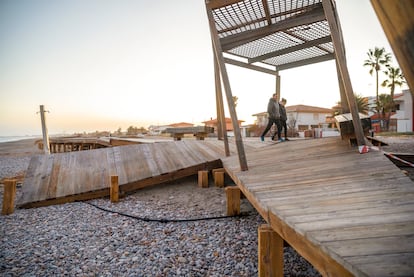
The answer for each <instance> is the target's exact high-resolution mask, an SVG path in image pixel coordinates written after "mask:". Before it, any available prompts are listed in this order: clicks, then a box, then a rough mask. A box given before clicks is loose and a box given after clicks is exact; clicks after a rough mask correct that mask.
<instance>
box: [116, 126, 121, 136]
mask: <svg viewBox="0 0 414 277" xmlns="http://www.w3.org/2000/svg"><path fill="white" fill-rule="evenodd" d="M116 134H117V135H118V136H120V135H122V128H121V127H119V128H118V130H116Z"/></svg>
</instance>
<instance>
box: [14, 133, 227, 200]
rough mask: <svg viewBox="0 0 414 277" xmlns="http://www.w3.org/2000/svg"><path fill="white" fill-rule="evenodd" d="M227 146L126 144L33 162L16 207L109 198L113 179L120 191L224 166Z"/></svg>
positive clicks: (54, 155)
mask: <svg viewBox="0 0 414 277" xmlns="http://www.w3.org/2000/svg"><path fill="white" fill-rule="evenodd" d="M224 155H225V154H224V146H223V142H218V141H217V140H216V141H215V142H214V143H204V142H197V141H194V140H183V141H179V142H174V141H169V142H159V143H149V144H135V145H125V146H118V147H111V148H102V149H95V150H89V151H76V152H68V153H56V154H52V155H38V156H35V157H33V158H32V160H31V161H30V165H29V167H28V170H27V172H26V176H25V179H24V183H23V186H22V195H21V197H20V198H19V199H17V201H16V204H17V206H18V207H22V208H30V207H38V206H45V205H53V204H60V203H66V202H73V201H77V200H85V199H92V198H97V197H103V196H108V195H109V187H110V176H112V175H117V176H118V182H119V186H120V193H121V194H122V193H128V192H132V191H134V190H137V189H139V188H143V187H146V186H151V185H154V184H160V183H163V182H167V181H171V180H175V179H179V178H183V177H186V176H190V175H194V174H197V172H198V171H199V170H210V169H213V168H217V167H222V165H221V160H220V159H221V158H223V157H224Z"/></svg>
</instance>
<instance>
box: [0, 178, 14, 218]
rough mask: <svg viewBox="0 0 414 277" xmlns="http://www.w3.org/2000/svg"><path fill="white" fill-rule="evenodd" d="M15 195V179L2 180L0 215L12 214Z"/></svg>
mask: <svg viewBox="0 0 414 277" xmlns="http://www.w3.org/2000/svg"><path fill="white" fill-rule="evenodd" d="M15 197H16V180H15V179H7V180H5V181H4V194H3V209H2V211H1V214H2V215H8V214H12V213H13V212H14V198H15Z"/></svg>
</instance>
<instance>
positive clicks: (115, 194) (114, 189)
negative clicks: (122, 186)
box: [109, 175, 119, 203]
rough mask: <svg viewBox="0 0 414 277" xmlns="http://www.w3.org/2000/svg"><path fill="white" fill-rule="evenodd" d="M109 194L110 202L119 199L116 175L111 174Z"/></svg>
mask: <svg viewBox="0 0 414 277" xmlns="http://www.w3.org/2000/svg"><path fill="white" fill-rule="evenodd" d="M109 194H110V198H111V202H112V203H116V202H118V201H119V183H118V176H117V175H113V176H111V189H110V192H109Z"/></svg>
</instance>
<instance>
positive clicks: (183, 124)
mask: <svg viewBox="0 0 414 277" xmlns="http://www.w3.org/2000/svg"><path fill="white" fill-rule="evenodd" d="M168 126H171V127H174V128H176V127H193V126H194V124H192V123H187V122H180V123H173V124H169V125H168Z"/></svg>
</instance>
